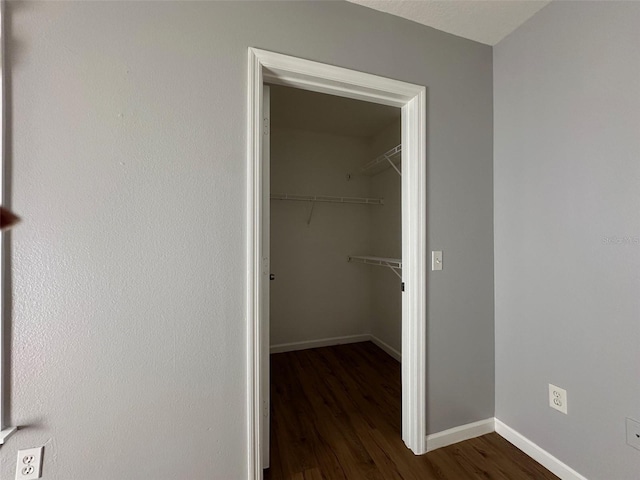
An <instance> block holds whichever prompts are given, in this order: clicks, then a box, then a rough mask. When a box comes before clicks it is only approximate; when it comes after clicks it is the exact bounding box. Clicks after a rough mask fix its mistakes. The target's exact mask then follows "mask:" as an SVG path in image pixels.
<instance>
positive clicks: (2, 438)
mask: <svg viewBox="0 0 640 480" xmlns="http://www.w3.org/2000/svg"><path fill="white" fill-rule="evenodd" d="M17 431H18V427H7V428H5V429H4V430H2V431H0V445H4V442H6V441H7V439H8V438H9V437H10V436H11V435H13V434H14V433H16V432H17Z"/></svg>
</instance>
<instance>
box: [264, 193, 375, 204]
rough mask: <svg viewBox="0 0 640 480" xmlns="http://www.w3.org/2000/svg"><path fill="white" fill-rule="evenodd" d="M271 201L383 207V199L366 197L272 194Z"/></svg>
mask: <svg viewBox="0 0 640 480" xmlns="http://www.w3.org/2000/svg"><path fill="white" fill-rule="evenodd" d="M271 199H272V200H294V201H297V202H326V203H359V204H365V205H384V199H383V198H366V197H331V196H328V195H294V194H290V193H272V194H271Z"/></svg>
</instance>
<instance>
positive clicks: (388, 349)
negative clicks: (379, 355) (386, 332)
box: [369, 335, 402, 363]
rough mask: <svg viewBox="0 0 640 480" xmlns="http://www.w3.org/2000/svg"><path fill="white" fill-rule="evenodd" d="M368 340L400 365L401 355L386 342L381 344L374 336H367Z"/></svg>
mask: <svg viewBox="0 0 640 480" xmlns="http://www.w3.org/2000/svg"><path fill="white" fill-rule="evenodd" d="M369 340H371V341H372V342H373V343H374V344H375V345H377V346H378V347H379V348H380V349H382V350H384V351H385V352H386V353H387V354H388V355H389V356H391V357H393V358H395V359H396V360H397V361H399V362H400V363H402V354H401V353H400V352H399V351H398V350H396V349H395V348H393V347H392V346H391V345H389V344H388V343H386V342H383V341H382V340H380V339H379V338H378V337H376V336H375V335H369Z"/></svg>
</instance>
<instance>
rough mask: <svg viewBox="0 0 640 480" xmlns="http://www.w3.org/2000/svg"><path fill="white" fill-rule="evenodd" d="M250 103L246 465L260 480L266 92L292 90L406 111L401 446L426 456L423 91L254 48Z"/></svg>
mask: <svg viewBox="0 0 640 480" xmlns="http://www.w3.org/2000/svg"><path fill="white" fill-rule="evenodd" d="M248 54H249V55H248V57H249V58H248V61H249V64H248V100H247V107H248V112H247V200H246V201H247V223H246V226H247V266H246V267H247V277H246V285H247V297H246V299H247V305H246V309H247V444H248V448H247V454H248V458H247V462H248V463H247V464H248V472H249V473H248V478H249V479H250V480H257V479H260V478H262V469H261V457H260V451H261V448H260V409H261V398H260V384H261V376H262V373H261V371H260V357H261V353H262V348H263V347H262V346H261V345H260V339H261V337H262V330H261V328H262V327H261V315H262V314H261V309H260V308H259V305H260V303H259V302H260V298H261V294H262V292H263V284H262V283H263V281H264V279H263V278H262V275H260V272H261V261H262V259H261V248H262V239H261V232H262V194H263V191H262V185H261V178H262V175H263V169H262V161H261V159H262V155H261V142H262V129H261V118H262V112H261V110H262V85H263V81H264V80H267V81H268V82H270V83H277V84H281V85H287V86H292V87H296V88H301V89H305V90H311V91H315V92H322V93H328V94H331V95H337V96H341V97H348V98H355V99H359V100H364V101H368V102H373V103H379V104H383V105H391V106H395V107H400V108H402V165H403V176H402V252H403V258H402V262H403V265H406V267H405V269H404V271H403V279H404V283H405V291H404V293H403V294H402V318H403V321H402V351H403V354H404V359H405V361H404V362H403V363H402V439H403V441H404V442H405V444H406V445H407V446H408V447H409V448H410V449H411V450H412V451H413V452H414V453H415V454H422V453H425V452H426V446H427V445H426V425H427V421H426V420H427V419H426V412H427V408H426V402H427V398H426V381H427V368H426V361H427V355H426V348H427V341H426V331H425V326H426V315H427V311H426V303H425V298H426V279H427V271H426V266H427V257H426V242H427V236H426V222H427V218H426V211H427V209H426V196H427V195H426V193H427V179H426V151H427V148H426V88H425V87H423V86H419V85H412V84H410V83H406V82H400V81H397V80H392V79H388V78H383V77H379V76H376V75H371V74H367V73H361V72H356V71H353V70H348V69H345V68H340V67H335V66H332V65H326V64H322V63H318V62H312V61H309V60H303V59H299V58H294V57H289V56H286V55H281V54H278V53H272V52H267V51H264V50H259V49H255V48H249V52H248Z"/></svg>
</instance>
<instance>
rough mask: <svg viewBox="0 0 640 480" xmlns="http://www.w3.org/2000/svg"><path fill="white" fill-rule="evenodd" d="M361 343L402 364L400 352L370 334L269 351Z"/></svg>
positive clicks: (298, 344) (291, 350)
mask: <svg viewBox="0 0 640 480" xmlns="http://www.w3.org/2000/svg"><path fill="white" fill-rule="evenodd" d="M360 342H372V343H373V344H375V345H376V346H377V347H378V348H380V349H381V350H384V352H385V353H387V354H388V355H389V356H391V357H393V358H395V359H396V360H397V361H399V362H402V354H401V353H400V352H399V351H398V350H396V349H395V348H393V347H392V346H390V345H389V344H387V343H385V342H383V341H382V340H380V339H379V338H378V337H376V336H375V335H371V334H369V333H361V334H359V335H345V336H342V337H330V338H321V339H319V340H304V341H302V342H291V343H279V344H277V345H271V347H270V349H269V350H270V352H271V353H285V352H295V351H298V350H308V349H310V348H321V347H333V346H335V345H347V344H349V343H360Z"/></svg>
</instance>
